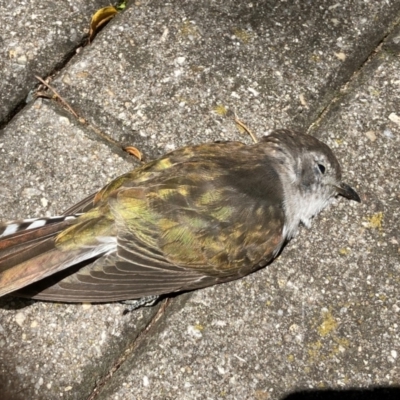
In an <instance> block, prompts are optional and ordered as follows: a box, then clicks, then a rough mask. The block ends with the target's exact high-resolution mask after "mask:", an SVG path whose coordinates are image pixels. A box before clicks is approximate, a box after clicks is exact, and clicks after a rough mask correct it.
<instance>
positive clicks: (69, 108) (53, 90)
mask: <svg viewBox="0 0 400 400" xmlns="http://www.w3.org/2000/svg"><path fill="white" fill-rule="evenodd" d="M35 78H36V79H37V80H38V81H40V82H41V83H43V85H45V86H46V87H47V88H48V89H50V90H51V91H52V92H53V93H54V94H55V96H56V97H57V98H58V99H59V100H60V101H61V103H62V104H63V106H64V107H66V108H67V110H68V111H69V112H70V113H71V114H72V115H73V116H74V117H75V118H76V119H78V120H80V117H79V115H78V114H77V113H76V112H75V111H74V110H73V109H72V107H71V106H70V105H69V104H68V103H67V102H66V101H65V100H64V99H63V98H62V97H61V96H60V95H59V94H58V93H57V91H56V90H55V89H54V88H53V87H52V86H50V85H49V84H48V83H47V82H46V81H45V80H43V79H42V78H41V77H40V76H37V75H35Z"/></svg>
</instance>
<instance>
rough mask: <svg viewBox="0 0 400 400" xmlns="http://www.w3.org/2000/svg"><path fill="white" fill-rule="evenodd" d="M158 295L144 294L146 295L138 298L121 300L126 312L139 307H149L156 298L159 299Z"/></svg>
mask: <svg viewBox="0 0 400 400" xmlns="http://www.w3.org/2000/svg"><path fill="white" fill-rule="evenodd" d="M159 297H160V296H155V295H154V296H146V297H141V298H140V299H136V300H123V301H121V303H122V304H125V305H126V306H127V307H126V312H131V311H134V310H137V309H138V308H141V307H150V306H152V305H154V304H155V303H156V302H157V300H158V299H159Z"/></svg>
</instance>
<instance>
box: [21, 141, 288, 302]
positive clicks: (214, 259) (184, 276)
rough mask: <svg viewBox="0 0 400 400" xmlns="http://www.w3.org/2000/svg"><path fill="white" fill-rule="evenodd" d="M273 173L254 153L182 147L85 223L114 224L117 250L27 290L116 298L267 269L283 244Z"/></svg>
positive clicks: (103, 201) (61, 240) (102, 198)
mask: <svg viewBox="0 0 400 400" xmlns="http://www.w3.org/2000/svg"><path fill="white" fill-rule="evenodd" d="M216 146H218V149H217V150H218V151H215V150H216ZM221 149H222V150H221ZM249 149H251V150H249ZM179 152H180V153H179ZM239 153H240V154H239ZM236 158H237V159H238V160H241V162H242V163H244V165H241V164H239V163H236ZM182 160H184V162H182ZM275 174H276V172H275V171H274V170H273V169H271V168H268V164H265V160H264V157H261V155H260V154H257V152H256V151H255V149H253V148H251V147H250V148H248V147H247V146H244V145H241V144H237V143H233V144H232V145H228V144H219V145H216V144H215V145H202V146H198V147H197V148H191V149H190V150H188V149H183V150H180V151H178V152H174V153H172V154H171V155H169V156H165V157H163V158H161V159H160V160H158V161H156V162H154V163H150V164H146V165H145V166H144V167H142V168H139V169H138V170H135V171H133V172H131V173H129V174H126V175H124V176H122V177H120V178H118V179H117V180H116V181H113V182H112V183H111V184H110V185H108V186H106V187H105V188H104V189H103V190H102V191H101V192H99V193H98V194H97V195H96V196H94V198H93V202H94V204H96V207H95V208H94V209H93V210H92V211H89V212H88V213H86V214H84V215H83V216H82V217H80V219H86V220H87V221H90V220H91V218H93V216H94V215H97V216H98V215H100V214H101V215H103V216H104V215H106V216H107V218H109V219H110V218H112V221H113V231H114V232H115V236H116V247H115V248H113V249H112V250H110V251H108V252H107V253H104V254H103V255H101V256H100V257H99V258H98V259H97V260H96V261H94V262H92V263H88V260H84V261H83V264H81V265H80V266H77V267H73V269H70V271H62V272H60V273H59V274H58V275H55V276H51V277H49V278H46V279H45V280H43V282H41V283H40V284H35V285H33V286H31V287H28V288H27V289H25V290H24V291H21V292H19V293H21V294H25V295H29V296H31V297H34V298H38V299H46V300H59V301H70V302H81V301H92V302H103V301H116V300H124V299H132V298H140V297H144V296H149V295H159V294H165V293H171V292H178V291H183V290H192V289H197V288H201V287H205V286H209V285H212V284H216V283H220V282H225V281H229V280H232V279H237V278H240V277H241V276H244V275H247V274H248V273H250V272H252V271H253V270H255V269H258V268H260V267H262V266H264V265H265V264H267V263H268V262H269V261H270V260H271V259H272V258H273V257H274V256H275V255H276V253H277V251H279V249H280V248H281V246H282V243H283V241H284V238H283V237H282V231H283V226H284V222H285V220H284V212H283V204H282V193H281V192H282V189H281V187H280V186H279V185H280V184H279V179H277V176H275ZM91 214H93V216H91ZM80 230H81V228H80V224H75V225H74V226H72V227H71V228H69V229H68V230H67V233H65V232H62V233H61V234H59V236H58V237H57V248H58V249H59V250H61V251H67V249H68V248H72V249H74V248H75V247H74V246H75V245H74V243H79V241H80V235H82V232H80ZM71 240H72V241H73V243H72V244H71ZM98 240H99V239H98ZM100 240H101V239H100ZM103 240H105V241H106V238H103ZM86 241H87V239H86ZM68 272H69V274H68Z"/></svg>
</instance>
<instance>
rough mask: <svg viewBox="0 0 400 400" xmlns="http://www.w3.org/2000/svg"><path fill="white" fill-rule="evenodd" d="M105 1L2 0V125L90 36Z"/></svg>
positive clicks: (0, 16)
mask: <svg viewBox="0 0 400 400" xmlns="http://www.w3.org/2000/svg"><path fill="white" fill-rule="evenodd" d="M107 5H109V2H108V1H106V0H95V1H90V2H87V1H84V0H68V1H48V0H45V1H39V0H33V1H17V2H10V1H5V0H1V1H0V10H1V13H0V71H1V74H2V79H1V81H0V125H3V124H4V123H6V122H7V120H8V119H9V118H10V117H11V116H12V115H13V114H14V113H15V112H16V111H17V109H18V108H21V107H23V104H24V102H25V99H26V98H27V96H28V93H29V92H30V91H31V90H32V89H34V87H35V86H36V85H37V84H38V81H37V79H36V78H35V75H39V76H42V77H43V76H44V77H46V76H48V75H49V74H52V73H54V72H55V71H56V70H57V69H59V68H60V67H62V66H63V65H64V64H65V62H66V61H67V60H68V58H69V57H71V56H72V55H73V54H74V52H75V50H76V49H77V47H79V45H80V44H81V43H82V40H83V39H84V37H85V36H87V33H88V29H89V22H90V18H91V16H92V14H93V13H94V12H95V11H96V10H97V9H99V8H101V7H104V6H107Z"/></svg>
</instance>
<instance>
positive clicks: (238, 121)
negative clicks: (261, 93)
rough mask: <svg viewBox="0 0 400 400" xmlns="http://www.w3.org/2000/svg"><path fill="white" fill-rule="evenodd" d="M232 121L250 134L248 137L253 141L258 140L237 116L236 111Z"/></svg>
mask: <svg viewBox="0 0 400 400" xmlns="http://www.w3.org/2000/svg"><path fill="white" fill-rule="evenodd" d="M234 121H235V123H236V124H237V125H239V126H240V127H241V128H242V129H244V130H245V131H246V132H247V133H248V134H249V135H250V137H251V138H252V139H253V142H254V143H257V142H258V140H257V138H256V136H255V135H254V134H253V132H252V131H251V130H250V129H249V128H248V127H247V126H246V125H245V124H244V123H243V122H242V121H241V120H240V119H239V118H238V116H237V115H236V113H235V118H234Z"/></svg>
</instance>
